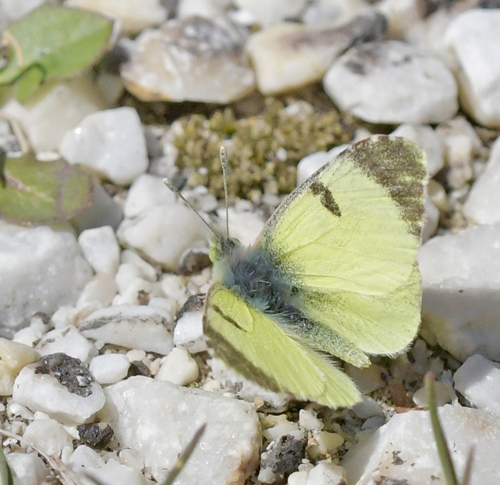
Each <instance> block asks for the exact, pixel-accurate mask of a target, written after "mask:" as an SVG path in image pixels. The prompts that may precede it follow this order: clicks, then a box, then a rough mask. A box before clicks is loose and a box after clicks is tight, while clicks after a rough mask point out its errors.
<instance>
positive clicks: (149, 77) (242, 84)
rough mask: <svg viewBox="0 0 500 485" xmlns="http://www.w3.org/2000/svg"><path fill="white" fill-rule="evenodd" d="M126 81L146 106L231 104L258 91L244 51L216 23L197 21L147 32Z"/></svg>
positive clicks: (170, 23) (137, 44) (126, 68)
mask: <svg viewBox="0 0 500 485" xmlns="http://www.w3.org/2000/svg"><path fill="white" fill-rule="evenodd" d="M121 75H122V78H123V81H124V83H125V86H126V87H127V89H128V90H129V91H130V92H132V93H133V94H134V95H135V96H137V97H138V98H139V99H141V100H143V101H159V100H164V101H201V102H206V103H230V102H232V101H237V100H238V99H241V98H243V97H244V96H246V95H247V94H249V93H250V92H252V91H253V90H254V86H255V76H254V72H253V70H252V69H251V68H250V65H249V62H248V60H247V58H246V55H245V53H244V51H243V48H242V46H241V45H239V43H237V42H235V41H234V39H233V38H232V37H231V35H230V34H229V33H228V32H227V31H225V30H224V29H222V28H221V27H219V26H218V25H216V24H215V23H213V22H211V21H209V20H207V19H204V18H202V17H196V16H193V17H188V18H184V19H173V20H169V21H168V22H165V23H164V24H163V25H162V26H161V27H160V28H159V29H155V30H152V29H148V30H145V31H143V32H142V33H141V34H140V35H139V36H138V37H137V38H136V39H135V47H134V49H133V51H132V54H131V59H130V61H129V62H127V63H126V64H124V65H122V66H121Z"/></svg>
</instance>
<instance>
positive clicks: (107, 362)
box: [89, 354, 130, 385]
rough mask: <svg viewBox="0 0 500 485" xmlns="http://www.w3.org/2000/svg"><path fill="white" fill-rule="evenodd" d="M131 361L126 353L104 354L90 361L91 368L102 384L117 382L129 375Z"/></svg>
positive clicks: (95, 377) (97, 380)
mask: <svg viewBox="0 0 500 485" xmlns="http://www.w3.org/2000/svg"><path fill="white" fill-rule="evenodd" d="M129 367H130V361H129V360H128V358H127V356H126V355H124V354H104V355H98V356H97V357H94V358H93V359H92V360H91V361H90V365H89V370H90V373H91V374H92V376H93V377H94V379H95V380H96V382H98V383H99V384H101V385H107V384H115V383H116V382H118V381H121V380H122V379H125V377H127V373H128V369H129Z"/></svg>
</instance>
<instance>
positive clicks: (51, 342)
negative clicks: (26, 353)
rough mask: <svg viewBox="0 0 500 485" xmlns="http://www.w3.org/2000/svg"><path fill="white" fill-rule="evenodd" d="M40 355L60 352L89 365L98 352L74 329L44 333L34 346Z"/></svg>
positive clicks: (64, 328) (60, 329)
mask: <svg viewBox="0 0 500 485" xmlns="http://www.w3.org/2000/svg"><path fill="white" fill-rule="evenodd" d="M36 349H37V350H38V352H40V355H50V354H55V353H57V352H62V353H64V354H66V355H69V356H71V357H75V359H80V360H81V361H82V362H85V363H89V362H90V360H91V359H92V358H93V357H95V356H96V355H97V354H98V353H99V352H98V350H97V349H96V347H95V345H94V344H93V343H92V342H89V341H88V340H87V339H86V338H85V337H84V336H83V335H82V334H81V333H80V332H79V331H78V330H77V329H76V328H75V327H73V326H70V327H63V328H56V329H54V330H51V331H50V332H48V333H46V334H45V335H44V336H43V337H42V338H41V340H40V342H39V343H38V345H37V346H36Z"/></svg>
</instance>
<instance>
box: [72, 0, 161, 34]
mask: <svg viewBox="0 0 500 485" xmlns="http://www.w3.org/2000/svg"><path fill="white" fill-rule="evenodd" d="M66 3H67V5H68V6H71V7H77V8H82V9H85V10H93V11H94V12H99V13H102V14H104V15H109V16H110V17H113V18H118V19H120V21H121V27H122V29H123V31H124V32H126V33H129V34H137V33H139V32H140V31H141V30H143V29H145V28H147V27H154V26H156V25H160V24H161V23H162V22H163V21H165V20H166V19H167V15H168V10H167V8H166V6H165V4H164V3H163V2H162V1H161V0H120V1H119V2H116V1H115V0H68V1H67V2H66Z"/></svg>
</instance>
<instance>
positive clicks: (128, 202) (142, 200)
mask: <svg viewBox="0 0 500 485" xmlns="http://www.w3.org/2000/svg"><path fill="white" fill-rule="evenodd" d="M175 202H176V196H175V195H174V193H173V192H172V191H171V190H170V189H169V188H168V187H167V186H166V185H165V184H164V183H163V179H162V178H161V177H157V176H155V175H151V174H149V173H144V174H142V175H139V177H137V178H136V179H135V180H134V182H133V183H132V185H131V186H130V189H129V191H128V193H127V198H126V199H125V205H124V206H123V213H124V214H125V217H127V218H132V217H135V216H137V215H139V214H140V213H141V212H142V211H145V210H146V209H150V208H152V207H155V206H157V205H172V204H175Z"/></svg>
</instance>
